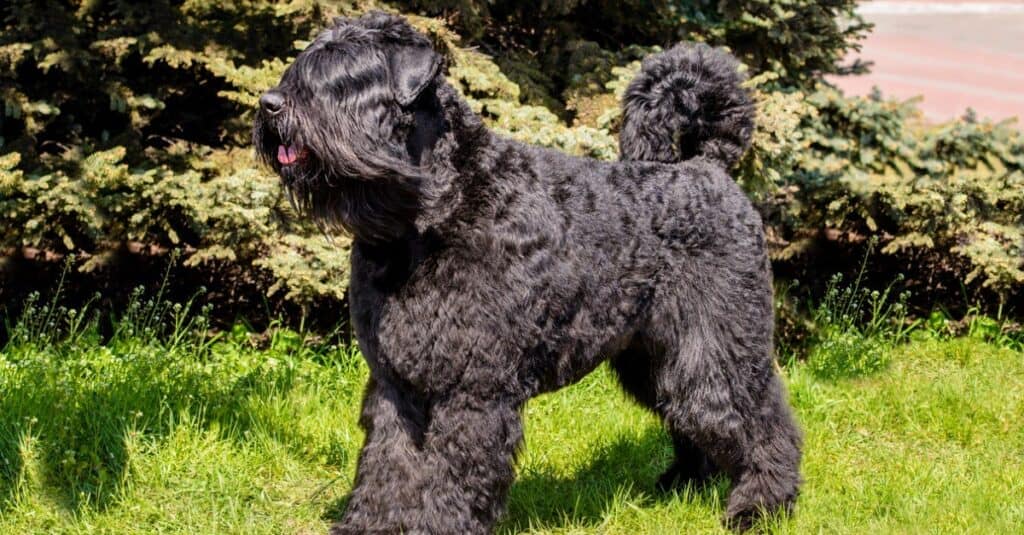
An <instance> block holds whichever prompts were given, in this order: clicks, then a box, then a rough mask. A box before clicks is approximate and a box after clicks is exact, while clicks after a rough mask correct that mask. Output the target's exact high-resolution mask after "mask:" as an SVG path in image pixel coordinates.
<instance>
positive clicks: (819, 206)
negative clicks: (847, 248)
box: [744, 88, 1024, 301]
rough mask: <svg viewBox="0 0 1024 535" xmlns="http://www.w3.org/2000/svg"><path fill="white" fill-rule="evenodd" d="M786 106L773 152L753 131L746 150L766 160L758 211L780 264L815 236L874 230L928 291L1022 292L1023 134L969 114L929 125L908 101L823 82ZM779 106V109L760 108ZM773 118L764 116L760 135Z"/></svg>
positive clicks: (852, 236) (859, 235)
mask: <svg viewBox="0 0 1024 535" xmlns="http://www.w3.org/2000/svg"><path fill="white" fill-rule="evenodd" d="M777 94H778V93H772V95H777ZM765 102H766V101H762V105H763V104H764V103H765ZM768 102H771V101H768ZM791 109H792V112H795V113H796V114H798V115H799V116H800V118H801V121H800V124H799V127H798V128H797V133H795V134H794V135H793V136H792V137H790V138H789V139H782V140H781V142H780V143H778V144H777V145H776V146H775V147H767V146H766V145H765V144H764V143H763V141H758V140H757V137H756V136H755V148H756V150H755V151H754V154H753V155H752V156H751V159H753V160H754V161H758V160H760V159H765V157H764V156H763V154H765V153H767V154H768V155H769V156H768V157H767V158H766V159H765V160H766V161H767V163H766V164H765V165H764V167H768V168H771V169H772V172H771V174H770V177H769V178H770V179H771V180H774V181H775V182H774V186H775V189H772V188H769V192H770V193H771V195H774V197H772V198H767V199H765V204H766V205H768V206H769V207H768V208H767V209H766V210H765V211H766V212H767V213H768V214H769V217H768V223H769V225H770V226H771V227H772V232H773V237H775V238H778V242H777V243H778V245H779V248H778V249H777V251H776V252H775V257H776V258H777V259H780V260H788V259H791V258H801V255H805V256H804V257H803V258H801V259H802V260H806V254H811V253H809V252H808V247H809V246H810V245H812V244H813V242H814V241H815V240H817V239H818V238H819V236H820V233H821V232H822V231H828V232H831V233H833V234H834V235H838V236H843V237H845V238H844V239H847V240H851V241H856V240H858V239H863V237H866V236H877V237H879V238H881V240H882V242H881V243H882V249H881V252H882V254H883V255H885V256H887V257H889V258H891V259H893V261H894V262H893V264H894V265H900V264H905V265H906V266H907V269H906V272H907V275H908V277H909V278H911V279H912V280H913V282H915V283H916V284H918V285H921V286H923V287H925V288H933V289H936V288H941V287H943V286H944V287H946V288H951V287H952V288H956V289H957V290H960V291H963V292H966V293H967V294H968V295H970V296H971V298H972V300H973V299H974V298H977V297H978V296H982V295H986V294H987V295H995V296H996V297H997V298H998V299H997V300H998V301H1005V300H1006V299H1007V298H1008V296H1010V295H1014V294H1015V293H1016V292H1019V291H1020V289H1021V286H1022V283H1024V217H1022V216H1024V188H1022V187H1021V186H1022V184H1024V138H1022V136H1021V133H1020V130H1018V129H1017V128H1015V127H1014V126H1013V125H1012V124H1010V123H1001V124H991V123H978V122H975V121H973V120H972V119H971V118H969V117H968V118H965V119H962V120H957V121H952V122H950V123H947V124H942V125H937V126H928V125H924V124H921V123H920V121H919V117H918V112H917V111H916V109H915V108H914V107H913V103H912V102H894V101H883V100H880V99H877V98H847V97H843V96H841V95H840V94H839V93H837V92H836V91H834V90H832V89H829V88H819V89H818V90H816V91H815V92H814V93H812V94H810V95H809V96H808V97H807V99H806V101H805V102H804V105H803V106H800V105H798V104H797V105H794V106H793V107H792V108H791ZM779 113H780V107H779V106H777V105H775V106H774V109H773V110H771V111H769V112H768V113H765V114H764V115H767V116H769V118H770V119H771V114H776V115H778V114H779ZM786 115H788V116H789V118H790V119H791V118H792V117H793V116H792V114H791V113H790V112H783V118H782V120H783V121H784V120H785V119H786ZM780 122H781V121H780V120H779V119H777V118H776V119H772V120H769V121H766V122H765V124H764V125H762V127H761V128H762V131H763V129H764V128H765V127H767V128H772V126H773V125H775V124H779V123H780ZM783 124H786V123H783ZM788 124H792V123H791V122H790V123H788ZM765 148H769V149H771V150H769V151H765V150H764V149H765ZM747 172H748V170H747V169H746V168H745V169H744V173H745V174H746V173H747Z"/></svg>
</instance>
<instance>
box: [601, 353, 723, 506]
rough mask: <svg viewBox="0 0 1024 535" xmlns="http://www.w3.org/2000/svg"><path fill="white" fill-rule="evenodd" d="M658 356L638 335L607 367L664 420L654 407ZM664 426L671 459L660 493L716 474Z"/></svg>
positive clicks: (685, 439) (703, 458) (693, 446)
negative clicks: (670, 441)
mask: <svg viewBox="0 0 1024 535" xmlns="http://www.w3.org/2000/svg"><path fill="white" fill-rule="evenodd" d="M662 353H663V351H662V350H658V349H655V348H654V347H653V344H649V343H645V342H644V339H643V338H642V336H640V335H637V336H635V337H634V338H633V340H632V342H631V343H630V344H629V345H628V346H627V347H626V349H625V350H624V351H622V352H621V353H619V354H618V355H615V356H614V357H613V358H612V359H611V366H612V369H613V370H615V373H616V375H618V377H619V383H620V384H622V388H623V389H624V390H625V391H626V392H627V393H628V394H630V395H631V396H632V397H633V399H635V400H636V401H637V402H638V403H640V404H641V405H643V406H644V407H647V408H648V409H650V410H651V411H654V412H655V413H657V414H659V415H660V416H661V417H662V418H663V419H665V416H666V415H665V414H664V411H663V410H662V409H663V407H659V404H658V392H657V390H658V388H657V379H658V377H659V376H660V375H661V372H660V370H659V367H660V366H662V365H663V364H664V356H663V354H662ZM665 421H666V424H668V423H669V422H668V421H667V420H665ZM666 427H667V428H668V431H669V435H670V436H671V437H672V447H673V450H674V452H675V457H674V458H673V460H672V464H670V465H669V467H668V469H667V470H665V472H664V473H662V474H661V476H660V477H659V478H658V483H657V488H658V489H659V490H661V491H663V492H664V491H668V490H670V489H672V488H674V487H677V486H685V485H687V484H691V483H692V484H701V483H703V482H704V481H706V480H708V479H709V478H711V477H712V476H713V475H715V473H717V472H718V467H716V466H715V463H714V462H713V461H712V460H711V459H710V458H709V457H708V456H707V455H706V454H705V453H704V452H703V451H701V450H700V448H698V447H697V445H696V444H694V442H693V440H692V439H690V437H688V436H687V435H686V434H684V433H682V432H680V431H678V430H676V429H673V428H672V426H670V425H666Z"/></svg>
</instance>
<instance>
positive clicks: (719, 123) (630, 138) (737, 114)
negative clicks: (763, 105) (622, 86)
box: [619, 43, 754, 168]
mask: <svg viewBox="0 0 1024 535" xmlns="http://www.w3.org/2000/svg"><path fill="white" fill-rule="evenodd" d="M738 68H739V61H737V60H736V58H735V57H733V55H732V54H729V53H727V52H725V51H723V50H717V49H714V48H711V47H710V46H708V45H705V44H693V43H680V44H678V45H676V46H674V47H672V48H671V49H669V50H666V51H665V52H662V53H659V54H655V55H653V56H650V57H648V58H647V59H645V60H644V62H643V66H642V67H641V69H640V74H638V75H637V77H636V78H634V79H633V81H632V82H631V83H630V84H629V88H628V89H627V90H626V95H625V97H624V98H623V100H622V107H623V123H622V132H621V134H620V135H619V149H620V154H621V156H620V158H621V159H622V160H639V161H654V162H665V163H674V162H682V161H686V160H689V159H690V158H693V157H696V156H703V157H705V158H708V159H710V160H714V161H717V162H719V163H720V164H721V165H722V166H723V167H725V168H728V167H732V166H733V165H734V164H735V163H736V162H737V161H738V160H739V159H740V157H742V156H743V153H744V152H746V150H747V148H748V147H749V146H750V137H751V135H752V134H753V131H754V105H753V101H752V100H751V96H750V94H749V93H748V92H747V91H746V90H745V89H744V88H743V87H741V85H740V84H742V83H743V81H744V80H745V77H744V76H743V75H742V74H740V72H739V71H738Z"/></svg>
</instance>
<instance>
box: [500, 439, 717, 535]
mask: <svg viewBox="0 0 1024 535" xmlns="http://www.w3.org/2000/svg"><path fill="white" fill-rule="evenodd" d="M671 459H672V446H671V443H670V441H669V439H668V436H667V435H666V434H665V432H664V431H663V430H661V429H660V428H657V427H650V428H648V429H647V430H646V431H645V432H644V433H643V434H642V435H640V437H639V438H634V437H619V438H617V439H616V440H615V441H614V442H612V443H611V444H609V445H607V446H605V447H603V448H600V449H599V450H598V451H597V452H596V453H595V454H594V455H593V457H592V458H591V459H589V461H587V462H586V464H585V465H584V466H582V467H581V468H580V469H578V470H576V471H575V472H574V473H572V474H571V475H568V476H561V475H557V474H553V473H552V469H551V468H550V467H540V468H534V469H529V470H528V471H527V472H526V473H524V474H522V475H521V477H520V478H519V480H517V481H516V483H515V485H513V487H512V490H511V495H510V500H509V507H508V513H507V514H506V515H505V518H504V519H503V520H502V522H501V525H500V527H499V530H498V532H499V533H502V534H512V533H519V532H522V531H527V530H529V529H536V528H554V527H562V526H567V525H568V526H576V527H578V526H595V527H596V526H598V525H600V524H602V523H603V522H604V521H605V520H606V518H607V517H608V515H609V513H610V512H611V511H612V510H613V509H614V508H615V506H616V503H621V502H623V501H626V502H629V503H632V504H640V505H641V506H643V505H644V504H647V505H651V504H656V503H663V502H666V501H670V500H672V499H674V498H675V493H674V492H668V493H664V492H659V491H657V490H656V489H655V482H656V481H657V478H658V476H659V475H660V474H661V473H662V471H664V469H665V468H666V467H667V466H668V464H669V462H670V461H671ZM716 481H717V482H718V484H719V485H720V484H721V481H719V480H716ZM712 485H714V484H712ZM694 492H695V493H696V494H697V495H698V496H699V499H700V501H708V497H709V496H711V495H712V494H714V490H713V487H712V486H708V487H703V488H699V489H695V490H694ZM705 494H706V495H707V496H705ZM719 495H721V493H720V492H719Z"/></svg>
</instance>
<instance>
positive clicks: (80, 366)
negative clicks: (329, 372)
mask: <svg viewBox="0 0 1024 535" xmlns="http://www.w3.org/2000/svg"><path fill="white" fill-rule="evenodd" d="M231 351H235V352H237V348H233V347H228V348H226V349H224V350H223V351H222V350H221V349H218V348H214V349H212V350H208V351H206V352H204V353H203V354H201V355H194V354H191V353H189V352H188V351H184V350H180V349H179V350H176V351H171V352H168V351H165V350H163V349H162V348H161V347H152V346H149V347H140V348H131V349H128V350H124V351H114V352H105V350H104V349H102V348H101V349H97V348H87V349H85V350H75V349H72V350H67V351H64V352H60V351H57V350H53V351H52V352H49V353H47V352H24V354H20V355H8V357H9V358H10V359H12V362H16V363H17V366H18V370H17V371H16V372H14V375H11V376H10V377H8V378H7V381H6V387H7V388H6V389H4V388H3V387H4V386H5V384H4V383H0V390H2V391H0V513H2V512H4V511H5V510H8V509H10V508H12V507H14V506H16V501H17V497H18V495H19V494H20V493H21V492H23V489H22V488H21V487H24V485H23V484H22V482H23V481H26V480H30V481H28V484H29V487H37V486H42V487H45V488H46V489H47V491H53V492H52V495H53V496H54V497H56V498H57V499H56V500H55V502H56V504H57V505H58V506H60V507H62V508H64V509H65V510H67V511H68V512H71V513H75V512H78V511H81V510H83V509H91V510H104V509H106V508H108V507H110V506H112V505H114V504H115V503H116V502H117V500H118V498H120V497H121V496H123V491H124V488H125V482H126V481H128V479H129V478H130V475H131V474H130V466H131V463H132V459H131V458H130V455H131V454H130V452H129V451H128V445H127V444H128V441H130V440H132V439H131V438H130V437H133V436H134V437H139V438H141V439H142V440H144V441H147V442H148V441H159V440H160V439H162V438H164V437H166V436H169V435H170V434H172V433H173V432H174V431H175V429H177V428H178V427H179V426H181V425H196V426H198V427H199V428H201V429H218V430H220V431H219V432H220V433H222V434H223V436H224V437H225V438H228V439H232V440H236V441H239V442H244V441H247V440H249V438H248V437H249V436H250V433H247V431H249V430H253V429H259V430H268V431H270V432H273V431H275V430H277V431H280V429H284V427H283V426H282V425H280V423H279V422H273V421H270V420H271V419H273V418H274V417H277V416H278V415H276V414H266V413H262V412H260V411H258V410H254V406H258V405H259V402H260V401H261V400H266V399H267V398H270V397H278V396H284V395H286V394H287V392H289V391H290V390H292V389H293V388H294V387H295V385H296V376H295V374H294V373H293V372H291V371H290V369H291V367H290V366H284V365H278V366H265V365H263V363H262V362H260V361H265V360H267V359H268V358H269V356H270V354H252V355H250V356H248V357H246V358H247V359H249V360H244V359H242V358H240V357H239V358H236V357H232V356H230V355H231V353H230V352H231ZM222 352H227V353H225V354H227V355H228V356H226V357H225V356H223V355H222V354H221V353H222ZM110 355H116V358H115V357H113V356H110ZM274 356H276V357H277V358H279V359H282V358H284V357H283V356H282V353H276V354H274ZM104 359H113V361H112V362H111V361H108V360H104ZM281 417H287V415H284V416H281ZM276 434H279V435H281V437H280V438H282V441H283V443H284V444H285V445H286V446H287V447H289V448H291V449H293V450H294V451H296V452H297V453H300V454H301V453H304V452H303V450H302V447H301V444H298V443H295V442H298V441H296V440H289V439H294V438H295V437H294V436H292V435H288V434H286V433H284V431H280V432H279V433H276ZM25 436H30V437H32V443H33V447H32V450H33V451H31V452H30V454H31V455H32V462H31V465H32V467H33V468H32V470H33V473H32V474H27V473H26V471H27V470H29V464H30V463H28V462H26V460H25V459H23V458H22V456H23V454H24V453H25V452H22V451H20V450H21V447H20V444H19V443H20V441H21V440H22V439H23V437H25ZM336 457H338V458H340V459H342V460H344V455H342V454H337V455H336ZM29 475H31V476H32V477H31V478H27V476H29ZM24 490H32V489H24Z"/></svg>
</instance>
